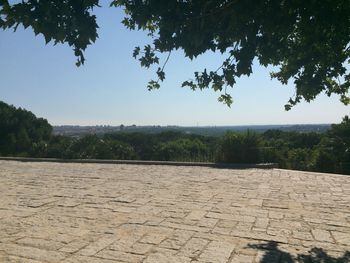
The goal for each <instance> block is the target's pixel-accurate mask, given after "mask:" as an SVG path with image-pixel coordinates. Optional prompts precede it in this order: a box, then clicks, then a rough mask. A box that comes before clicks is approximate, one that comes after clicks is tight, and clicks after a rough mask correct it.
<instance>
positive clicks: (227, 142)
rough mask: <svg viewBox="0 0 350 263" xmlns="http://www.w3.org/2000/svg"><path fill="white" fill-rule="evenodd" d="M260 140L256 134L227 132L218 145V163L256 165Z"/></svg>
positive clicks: (258, 159)
mask: <svg viewBox="0 0 350 263" xmlns="http://www.w3.org/2000/svg"><path fill="white" fill-rule="evenodd" d="M259 148H260V140H259V137H258V135H257V134H256V133H252V132H250V131H247V132H246V133H244V134H240V133H234V132H227V133H226V134H225V135H224V136H223V138H222V140H221V143H220V150H219V154H218V161H220V162H227V163H258V162H259V161H260V149H259Z"/></svg>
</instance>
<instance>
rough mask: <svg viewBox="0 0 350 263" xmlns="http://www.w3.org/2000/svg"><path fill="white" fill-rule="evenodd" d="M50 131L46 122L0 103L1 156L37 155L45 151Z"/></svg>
mask: <svg viewBox="0 0 350 263" xmlns="http://www.w3.org/2000/svg"><path fill="white" fill-rule="evenodd" d="M51 131H52V127H51V125H50V124H49V123H48V122H47V120H45V119H42V118H36V117H35V115H34V114H33V113H31V112H29V111H26V110H24V109H21V108H18V109H17V108H15V107H14V106H10V105H8V104H6V103H4V102H1V101H0V154H1V155H5V156H6V155H20V156H27V155H38V151H39V152H44V151H45V149H46V147H47V141H48V140H49V138H50V136H51Z"/></svg>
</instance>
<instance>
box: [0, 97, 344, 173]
mask: <svg viewBox="0 0 350 263" xmlns="http://www.w3.org/2000/svg"><path fill="white" fill-rule="evenodd" d="M0 155H2V156H24V157H46V158H64V159H124V160H161V161H163V160H164V161H191V162H226V163H261V162H276V163H278V164H279V166H280V167H281V168H287V169H297V170H307V171H318V172H331V173H343V174H350V120H349V118H348V117H347V116H345V117H344V118H343V121H342V122H341V123H340V124H333V125H332V126H331V128H330V129H329V130H328V131H327V132H324V133H315V132H307V133H306V132H304V133H302V132H285V131H280V130H268V131H266V132H263V133H255V132H252V131H245V132H240V133H238V132H232V131H230V132H227V133H225V134H224V135H223V136H220V137H217V136H203V135H195V134H185V133H182V132H178V131H166V132H162V133H156V134H151V133H141V132H133V133H130V132H127V133H123V132H118V133H108V134H103V135H95V134H91V135H86V136H83V137H81V138H74V137H69V136H63V135H53V134H52V127H51V125H50V124H49V123H48V122H47V121H46V120H44V119H41V118H36V117H35V115H34V114H32V113H31V112H29V111H26V110H23V109H21V108H15V107H13V106H10V105H7V104H6V103H4V102H0Z"/></svg>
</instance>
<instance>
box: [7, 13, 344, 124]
mask: <svg viewBox="0 0 350 263" xmlns="http://www.w3.org/2000/svg"><path fill="white" fill-rule="evenodd" d="M95 13H96V15H97V18H98V24H99V26H100V29H99V32H98V33H99V39H98V40H97V42H96V43H95V44H94V45H92V46H90V47H88V49H87V50H86V52H85V57H86V59H87V61H86V63H85V65H84V66H82V67H79V68H77V67H76V66H75V57H74V55H73V52H72V50H71V49H70V48H69V47H68V46H66V45H57V46H53V45H52V44H48V45H45V41H44V39H43V37H41V36H37V37H35V36H34V34H33V32H32V30H31V29H27V30H23V29H18V30H17V32H16V33H13V32H12V31H0V58H1V59H0V77H1V82H0V100H3V101H5V102H6V103H9V104H13V105H15V106H17V107H23V108H26V109H28V110H30V111H32V112H33V113H34V114H36V115H37V116H40V117H44V118H46V119H48V121H49V122H50V123H51V124H53V125H62V124H76V125H120V124H124V125H131V124H136V125H183V126H196V125H250V124H295V123H337V122H340V121H341V118H342V117H343V116H344V115H346V114H350V106H344V105H342V104H341V103H340V102H339V99H338V97H337V96H332V97H331V98H329V97H327V96H325V95H321V96H319V97H318V98H317V99H316V100H315V101H313V102H312V103H305V102H303V103H301V104H299V105H297V106H296V107H294V108H293V109H292V110H291V111H289V112H286V111H284V104H285V103H286V102H287V101H288V99H289V97H290V96H292V95H293V94H294V88H293V86H292V85H288V86H283V85H282V84H280V83H279V82H277V81H275V80H273V81H272V80H271V79H270V76H269V71H271V69H266V68H263V67H261V66H259V65H258V64H256V65H254V72H253V74H252V75H251V76H250V77H249V78H246V77H245V78H241V79H240V80H238V82H237V84H236V86H235V87H234V88H233V89H230V93H231V94H232V96H233V100H234V103H233V105H232V106H231V108H228V107H227V106H226V105H223V104H222V103H220V102H218V101H217V97H218V96H219V94H218V93H217V94H216V93H214V92H212V91H210V90H206V91H195V92H193V91H191V90H189V89H188V88H181V83H182V81H184V80H187V79H189V78H191V77H192V74H193V72H194V71H196V70H202V69H203V68H205V67H207V68H208V69H216V68H217V67H218V66H219V65H220V61H221V59H222V57H221V56H220V54H212V53H208V54H205V55H203V56H201V57H199V58H198V59H196V60H195V61H190V60H188V59H187V58H185V57H184V56H183V53H182V52H180V51H179V52H173V53H172V56H171V58H170V61H169V63H168V65H167V68H166V74H167V79H166V81H165V82H164V83H163V84H162V87H161V89H160V90H156V91H151V92H149V91H148V90H147V88H146V86H147V82H148V81H149V80H150V79H152V78H154V72H155V71H152V70H147V69H144V68H141V67H140V65H139V63H138V61H136V60H134V59H133V58H132V51H133V48H134V47H135V46H139V45H141V46H142V45H143V44H147V43H149V42H151V39H149V38H148V37H147V36H146V34H145V33H144V32H141V31H129V30H127V29H125V28H124V27H123V25H122V24H121V23H120V21H121V20H122V17H123V13H122V10H120V9H116V8H107V7H103V8H99V9H96V11H95Z"/></svg>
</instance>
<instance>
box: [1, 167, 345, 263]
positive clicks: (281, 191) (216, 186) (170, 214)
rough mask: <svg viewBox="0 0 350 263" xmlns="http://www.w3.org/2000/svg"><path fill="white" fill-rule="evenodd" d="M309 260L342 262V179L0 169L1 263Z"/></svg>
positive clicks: (206, 171) (172, 170)
mask: <svg viewBox="0 0 350 263" xmlns="http://www.w3.org/2000/svg"><path fill="white" fill-rule="evenodd" d="M318 258H321V259H323V260H326V259H327V260H328V261H325V262H350V176H343V175H332V174H318V173H307V172H297V171H288V170H280V169H218V168H209V167H195V166H187V167H182V166H169V165H164V166H163V165H130V164H92V163H91V164H86V163H85V164H79V163H46V162H41V163H40V162H35V163H34V162H26V163H22V162H16V161H0V262H29V263H37V262H65V263H80V262H81V263H82V262H92V263H96V262H101V263H113V262H114V263H115V262H144V263H150V262H154V263H156V262H157V263H158V262H160V263H162V262H174V263H175V262H176V263H179V262H185V263H187V262H193V263H194V262H198V263H199V262H202V263H204V262H207V263H209V262H212V263H214V262H215V263H216V262H223V263H226V262H228V263H229V262H232V263H239V262H242V263H243V262H249V263H254V262H255V263H266V262H270V263H274V262H276V263H277V262H313V261H311V260H314V261H315V262H321V261H316V259H318ZM307 260H309V261H307ZM332 260H333V261H332Z"/></svg>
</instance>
